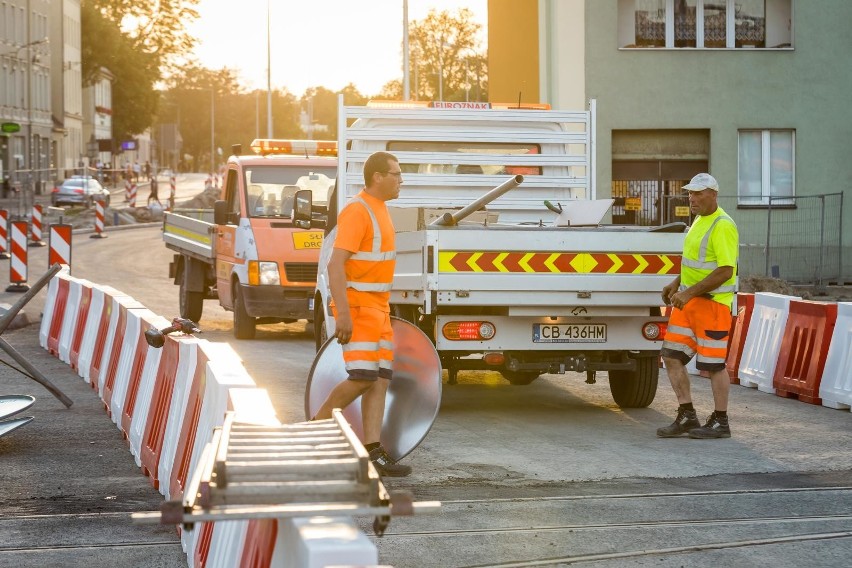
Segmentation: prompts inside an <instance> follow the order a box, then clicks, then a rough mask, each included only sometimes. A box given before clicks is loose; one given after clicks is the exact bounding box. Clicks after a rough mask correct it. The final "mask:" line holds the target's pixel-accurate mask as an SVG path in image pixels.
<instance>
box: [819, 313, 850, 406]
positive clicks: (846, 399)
mask: <svg viewBox="0 0 852 568" xmlns="http://www.w3.org/2000/svg"><path fill="white" fill-rule="evenodd" d="M819 397H820V398H821V399H822V405H823V406H827V407H829V408H837V409H840V410H850V409H852V302H843V303H840V304H838V305H837V321H836V322H835V325H834V335H832V336H831V345H830V346H829V348H828V355H827V356H826V358H825V369H824V370H823V374H822V380H821V381H820V386H819Z"/></svg>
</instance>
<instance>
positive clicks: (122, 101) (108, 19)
mask: <svg viewBox="0 0 852 568" xmlns="http://www.w3.org/2000/svg"><path fill="white" fill-rule="evenodd" d="M198 2H199V0H159V1H153V2H150V1H147V0H83V1H82V2H81V6H80V9H81V20H82V21H81V35H82V46H81V51H82V61H83V83H84V85H86V86H90V85H93V84H95V83H96V82H97V81H99V80H100V79H101V77H102V76H103V74H104V70H106V72H107V73H108V74H109V76H111V81H112V111H113V114H112V129H113V139H114V140H116V141H121V140H127V139H129V138H131V137H133V136H134V135H137V134H139V133H141V132H143V131H144V130H145V129H146V128H148V127H149V126H151V124H152V122H153V116H154V113H155V112H156V109H157V99H158V96H159V95H158V93H157V91H156V90H155V85H156V84H157V83H158V82H159V81H160V80H161V79H162V76H163V72H164V71H165V70H167V69H169V68H172V67H174V65H175V62H176V61H177V60H178V59H179V58H180V57H182V56H184V55H186V54H187V53H189V52H190V50H191V49H192V46H193V43H194V39H193V38H192V37H191V36H189V35H188V34H187V33H186V31H185V29H184V26H185V25H186V24H187V23H188V22H189V21H191V20H192V19H193V18H196V17H197V16H198V14H197V12H195V10H194V8H193V6H195V5H196V4H198Z"/></svg>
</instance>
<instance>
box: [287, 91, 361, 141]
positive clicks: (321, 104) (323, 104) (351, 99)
mask: <svg viewBox="0 0 852 568" xmlns="http://www.w3.org/2000/svg"><path fill="white" fill-rule="evenodd" d="M338 94H343V104H346V105H364V104H366V103H367V97H365V96H364V95H362V94H361V93H360V91H358V88H357V87H355V85H353V84H352V83H349V84H348V85H346V86H345V87H343V88H342V89H340V90H339V91H338V92H336V93H335V92H333V91H331V90H329V89H326V88H325V87H310V88H308V89H306V90H305V94H304V95H302V101H301V102H302V110H303V111H304V112H306V113H308V115H309V116H310V118H311V119H312V121H313V124H315V125H322V126H325V127H326V128H327V130H325V131H317V132H316V133H315V134H314V138H316V139H317V140H321V139H325V140H337V95H338Z"/></svg>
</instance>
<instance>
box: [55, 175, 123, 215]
mask: <svg viewBox="0 0 852 568" xmlns="http://www.w3.org/2000/svg"><path fill="white" fill-rule="evenodd" d="M97 200H100V201H103V202H104V207H108V206H109V190H108V189H106V188H105V187H104V186H102V185H101V184H100V183H98V180H96V179H95V178H92V177H84V176H73V177H70V178H68V179H66V180H65V181H63V182H62V185H60V186H59V187H54V188H53V194H52V195H51V196H50V202H51V204H53V205H60V204H63V203H66V204H69V205H75V204H80V205H83V206H84V207H86V208H89V207H91V206H92V204H93V203H94V202H95V201H97Z"/></svg>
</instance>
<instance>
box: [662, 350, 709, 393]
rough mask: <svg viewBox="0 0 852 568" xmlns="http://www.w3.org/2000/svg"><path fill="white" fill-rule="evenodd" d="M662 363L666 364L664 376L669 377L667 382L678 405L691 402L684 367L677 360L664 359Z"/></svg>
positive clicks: (687, 378) (687, 375) (687, 377)
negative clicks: (670, 385)
mask: <svg viewBox="0 0 852 568" xmlns="http://www.w3.org/2000/svg"><path fill="white" fill-rule="evenodd" d="M663 361H665V363H666V374H667V375H668V376H669V382H670V383H671V384H672V389H673V390H674V393H675V396H676V397H677V402H678V404H687V403H690V402H692V393H691V392H690V388H689V374H687V372H686V366H684V364H683V363H681V362H680V360H679V359H672V358H669V357H664V358H663ZM714 390H715V389H714Z"/></svg>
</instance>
